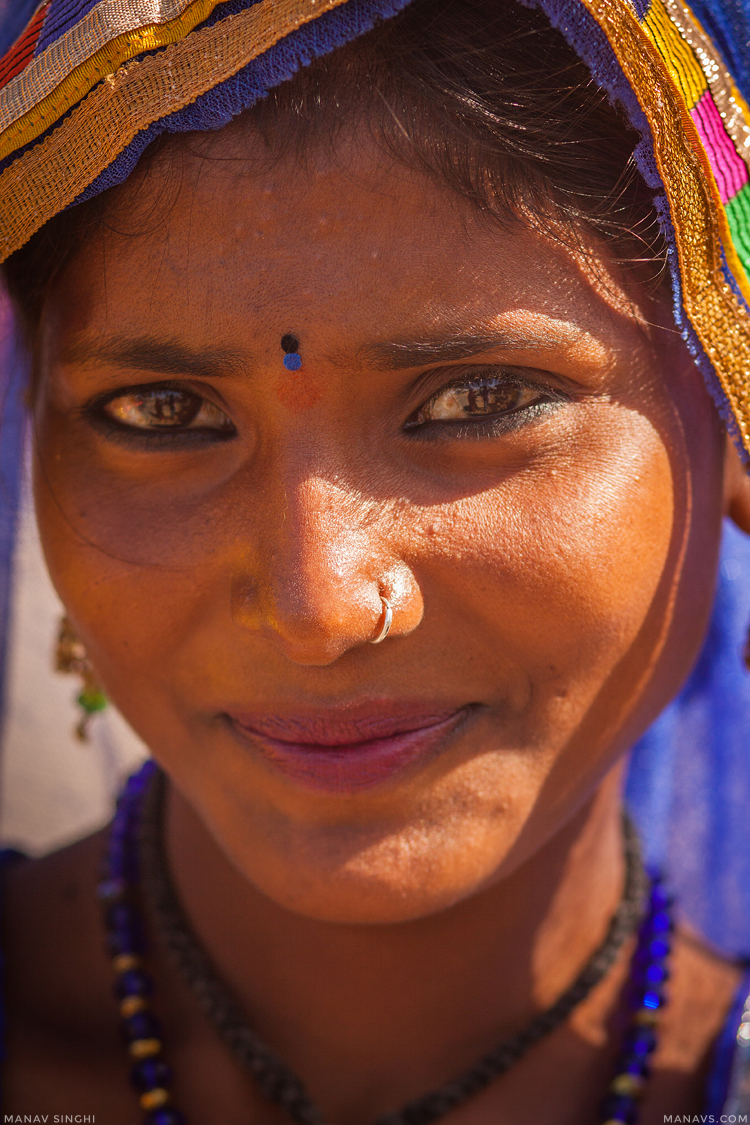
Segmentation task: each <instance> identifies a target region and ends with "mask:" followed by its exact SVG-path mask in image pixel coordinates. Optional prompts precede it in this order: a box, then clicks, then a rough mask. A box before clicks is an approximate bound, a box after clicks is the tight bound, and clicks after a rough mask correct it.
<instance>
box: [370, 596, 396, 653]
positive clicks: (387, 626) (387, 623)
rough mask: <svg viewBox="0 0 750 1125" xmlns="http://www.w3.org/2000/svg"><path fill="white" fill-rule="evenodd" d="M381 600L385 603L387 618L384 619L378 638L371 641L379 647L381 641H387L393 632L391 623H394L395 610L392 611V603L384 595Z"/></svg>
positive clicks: (384, 610) (384, 611) (384, 609)
mask: <svg viewBox="0 0 750 1125" xmlns="http://www.w3.org/2000/svg"><path fill="white" fill-rule="evenodd" d="M380 600H381V602H382V603H383V613H384V615H385V616H384V618H383V625H382V627H381V629H380V632H379V633H378V635H377V637H373V639H372V640H371V641H370V644H371V645H379V644H380V642H381V641H384V640H385V638H386V637H387V636H388V634H389V633H390V631H391V623H392V622H393V610H392V609H391V603H390V602H389V601H388V599H387V598H384V597H383V595H382V594H381V595H380Z"/></svg>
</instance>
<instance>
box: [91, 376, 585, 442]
mask: <svg viewBox="0 0 750 1125" xmlns="http://www.w3.org/2000/svg"><path fill="white" fill-rule="evenodd" d="M433 374H436V373H433ZM423 378H424V379H427V378H429V374H428V375H426V376H425V377H423ZM420 381H422V380H420ZM471 388H473V390H474V393H475V394H476V395H477V397H478V398H483V399H484V402H485V405H486V403H487V400H488V397H489V394H492V393H493V392H494V394H495V395H501V394H502V393H503V392H510V393H512V392H514V391H515V392H519V393H520V392H522V391H524V390H525V391H529V392H531V393H532V395H534V401H532V402H529V403H528V404H522V405H520V406H518V407H515V408H510V409H507V410H502V409H499V410H498V411H497V412H496V413H485V414H481V413H479V414H477V415H475V416H474V417H471V416H467V417H456V418H448V417H443V418H426V417H423V418H422V419H421V420H420V416H421V415H424V414H425V413H426V412H427V411H428V410H429V409H430V407H431V406H434V405H435V404H437V403H438V402H439V400H440V399H441V398H445V397H446V396H449V395H450V393H451V392H454V395H453V405H454V406H456V407H457V408H458V409H460V408H461V406H460V403H459V401H458V399H459V397H460V396H461V395H462V394H464V395H465V396H466V397H467V398H468V397H469V395H470V394H471ZM170 392H172V393H173V394H174V395H183V396H185V397H186V398H190V399H192V400H194V401H195V403H196V409H195V413H194V414H193V415H192V417H191V418H190V419H189V420H188V424H186V425H180V424H178V425H175V426H170V425H165V426H163V427H161V426H158V425H155V426H153V427H147V426H144V427H140V426H137V425H130V424H128V423H127V422H125V421H122V420H120V419H118V418H116V417H113V415H112V414H111V413H110V412H109V411H108V410H107V407H110V406H112V404H114V403H117V402H118V401H123V400H126V399H128V398H137V397H142V398H143V399H148V398H151V399H155V398H156V397H157V396H158V395H168V394H169V393H170ZM488 392H489V394H488ZM569 401H570V396H569V395H566V394H564V393H563V392H562V391H560V390H559V389H558V388H554V387H550V386H549V385H543V384H541V383H539V382H534V381H532V380H529V379H528V378H527V377H525V376H524V375H523V374H522V373H521V372H520V371H518V369H514V368H508V367H498V368H480V369H477V368H470V369H468V370H466V369H464V370H463V371H462V372H461V378H454V379H453V380H452V381H451V382H450V383H446V384H444V385H443V386H441V387H439V388H438V390H436V391H434V392H433V393H432V394H431V395H430V397H429V398H428V399H426V400H425V401H424V402H423V403H422V404H421V405H420V406H419V407H418V408H417V409H416V410H415V411H413V412H412V414H411V415H410V417H409V418H408V419H407V420H406V422H405V423H404V425H403V427H402V429H403V432H405V433H406V434H407V435H408V436H409V437H410V438H412V439H416V440H433V441H434V440H442V441H445V440H450V441H481V440H486V439H487V438H492V437H499V436H501V435H502V434H508V433H512V432H514V431H517V430H519V429H521V428H522V427H523V426H525V425H527V424H529V423H531V422H533V421H535V420H536V419H538V418H540V417H542V416H543V415H546V414H549V413H550V412H551V411H553V410H556V409H557V408H558V407H559V406H561V405H562V404H564V403H566V402H569ZM205 407H208V408H210V409H213V410H214V411H216V412H218V413H220V414H224V412H223V411H221V410H220V408H219V407H217V406H216V404H215V403H213V402H211V400H210V399H207V398H206V397H205V396H204V395H202V394H200V392H199V391H197V390H195V389H193V388H192V387H189V386H185V385H184V384H182V383H178V382H172V381H165V382H163V383H147V384H140V385H137V386H133V387H123V388H119V389H118V390H117V391H116V392H114V393H112V392H110V393H109V394H106V395H103V396H101V397H99V398H98V399H96V400H94V402H92V403H90V404H89V405H88V406H87V407H85V408H84V413H85V414H86V415H87V416H88V417H89V419H90V420H91V421H92V422H93V423H94V424H95V425H96V426H97V427H98V428H100V429H103V430H105V431H106V432H107V435H108V436H109V437H111V438H114V439H115V440H120V441H126V442H128V443H133V442H137V443H139V444H141V445H145V446H148V447H150V448H153V447H154V446H156V447H157V448H162V449H163V448H174V447H175V445H176V444H177V443H179V444H180V445H181V446H182V447H184V446H185V445H186V444H187V445H191V446H192V445H205V444H206V443H209V442H215V441H226V440H228V439H229V438H232V437H235V436H236V433H237V431H236V429H235V428H234V426H233V425H232V423H231V420H230V419H229V418H228V417H227V416H226V415H224V417H225V418H226V419H227V423H228V425H227V426H225V427H224V426H205V427H200V426H198V427H194V428H193V427H191V425H190V422H192V421H193V419H194V418H195V417H197V416H198V415H199V414H200V413H201V411H202V410H203V409H204V408H205Z"/></svg>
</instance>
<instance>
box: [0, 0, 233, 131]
mask: <svg viewBox="0 0 750 1125" xmlns="http://www.w3.org/2000/svg"><path fill="white" fill-rule="evenodd" d="M192 3H193V0H132V2H131V3H129V4H127V5H126V6H125V7H123V4H122V0H101V2H100V3H99V4H97V5H96V6H95V7H94V8H92V9H91V11H89V12H87V13H86V15H85V16H84V17H83V18H82V19H81V20H79V21H78V23H77V24H76V25H75V26H74V27H71V28H70V29H69V30H68V31H66V32H65V33H64V35H61V36H60V38H59V39H56V40H55V42H54V43H52V44H50V46H49V47H47V48H46V50H44V51H42V53H41V54H40V55H37V57H36V58H34V59H32V60H31V61H30V63H29V64H28V66H27V67H26V68H25V69H24V70H23V71H22V72H21V73H20V74H17V75H16V76H15V78H11V80H10V82H8V83H6V85H5V86H4V87H3V88H2V90H0V132H1V131H2V130H3V129H7V128H8V126H9V125H12V124H13V122H14V121H16V120H17V119H18V118H19V117H21V116H22V114H24V113H27V112H28V111H29V110H30V109H31V108H32V106H35V105H37V104H38V103H39V102H40V101H41V100H42V98H46V97H47V95H48V94H51V93H52V92H53V90H54V89H55V87H56V86H58V85H59V84H60V82H62V80H63V79H64V78H67V77H68V75H69V74H70V72H71V71H72V70H74V69H75V68H76V67H77V66H80V65H81V63H84V62H86V60H87V59H90V58H91V56H92V55H95V54H96V52H97V51H98V50H99V49H100V48H101V47H104V46H105V45H106V44H107V43H109V42H111V40H113V39H116V38H117V37H118V36H119V35H123V34H124V33H125V32H128V31H138V29H139V28H143V27H149V26H152V25H158V24H162V23H169V22H170V20H173V19H176V18H177V17H178V16H181V15H182V13H183V12H184V11H185V9H186V8H188V7H189V6H190V5H191V4H192ZM216 3H219V0H216ZM123 61H124V60H123Z"/></svg>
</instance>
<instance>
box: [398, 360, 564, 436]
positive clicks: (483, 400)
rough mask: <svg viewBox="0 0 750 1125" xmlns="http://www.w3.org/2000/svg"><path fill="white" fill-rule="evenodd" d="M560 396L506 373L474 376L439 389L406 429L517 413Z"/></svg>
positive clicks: (482, 419)
mask: <svg viewBox="0 0 750 1125" xmlns="http://www.w3.org/2000/svg"><path fill="white" fill-rule="evenodd" d="M562 397H563V396H562V395H559V394H555V393H554V392H553V393H550V391H549V390H548V389H547V388H542V387H538V386H533V385H530V384H528V383H526V382H523V381H521V380H520V379H518V378H513V376H512V375H510V374H509V373H507V372H502V373H501V372H498V373H488V374H480V375H474V376H472V377H471V378H468V379H466V380H464V381H463V382H461V383H454V384H453V385H452V386H449V387H443V388H442V389H441V390H439V391H437V392H436V393H435V394H434V395H433V396H432V398H430V399H428V401H427V402H426V403H425V404H424V405H423V406H421V407H420V408H419V410H417V411H415V412H414V414H412V416H411V417H410V418H409V419H408V420H407V422H406V427H405V428H406V429H415V428H416V427H418V426H424V425H426V424H428V423H430V422H448V423H450V422H464V423H465V422H471V421H485V420H490V419H492V418H498V419H500V418H502V417H505V416H508V415H511V414H520V413H521V412H522V411H524V410H528V409H529V408H530V407H534V406H537V405H539V406H541V405H542V404H547V403H549V402H550V401H557V402H559V401H560V399H561V398H562Z"/></svg>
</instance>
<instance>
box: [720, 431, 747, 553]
mask: <svg viewBox="0 0 750 1125" xmlns="http://www.w3.org/2000/svg"><path fill="white" fill-rule="evenodd" d="M748 471H749V469H748V467H747V466H745V465H744V464H743V463H742V459H741V458H740V455H739V453H738V452H737V449H736V447H735V444H734V442H733V441H732V439H731V437H727V447H726V455H725V461H724V512H725V513H726V515H728V516H729V517H730V519H732V520H734V522H735V523H736V524H737V527H739V529H740V531H744V532H746V533H747V534H748V535H750V476H749V475H748Z"/></svg>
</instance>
